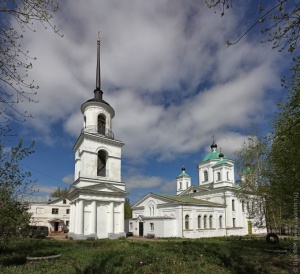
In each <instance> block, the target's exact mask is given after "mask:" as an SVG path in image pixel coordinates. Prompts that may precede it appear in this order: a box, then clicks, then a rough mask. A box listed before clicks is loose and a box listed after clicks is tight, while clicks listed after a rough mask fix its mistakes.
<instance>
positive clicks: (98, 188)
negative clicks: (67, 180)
mask: <svg viewBox="0 0 300 274" xmlns="http://www.w3.org/2000/svg"><path fill="white" fill-rule="evenodd" d="M73 192H83V193H91V194H100V193H101V194H119V195H125V196H126V195H127V194H128V193H127V192H126V191H124V190H122V189H120V188H117V187H115V186H113V185H111V184H109V183H96V184H92V185H89V186H84V187H76V186H72V187H71V188H70V191H69V195H70V194H72V193H73Z"/></svg>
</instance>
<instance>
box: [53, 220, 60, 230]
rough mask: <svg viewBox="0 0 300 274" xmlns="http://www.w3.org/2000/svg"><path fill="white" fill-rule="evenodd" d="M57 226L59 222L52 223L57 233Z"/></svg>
mask: <svg viewBox="0 0 300 274" xmlns="http://www.w3.org/2000/svg"><path fill="white" fill-rule="evenodd" d="M58 225H59V222H55V223H54V231H58Z"/></svg>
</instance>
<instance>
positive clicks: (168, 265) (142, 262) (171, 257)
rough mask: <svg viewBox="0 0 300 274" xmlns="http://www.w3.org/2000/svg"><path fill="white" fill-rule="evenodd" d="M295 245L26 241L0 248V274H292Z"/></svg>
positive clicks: (219, 240)
mask: <svg viewBox="0 0 300 274" xmlns="http://www.w3.org/2000/svg"><path fill="white" fill-rule="evenodd" d="M296 242H297V243H299V238H298V240H297V241H296ZM294 243H295V240H293V239H292V238H290V239H283V240H281V241H280V243H279V244H268V243H266V242H265V239H262V238H249V237H248V238H247V237H243V238H242V239H239V238H237V237H224V238H223V237H222V238H211V239H197V240H187V239H168V240H156V239H154V240H150V241H149V240H148V241H146V240H133V239H130V238H128V239H120V240H85V241H73V240H65V241H57V240H53V239H43V240H42V239H24V240H18V241H12V242H11V243H10V244H9V246H8V247H6V248H4V247H2V248H1V247H0V252H1V257H0V273H14V274H16V273H22V274H23V273H43V274H48V273H64V274H69V273H70V274H71V273H76V274H78V273H108V274H113V273H130V274H133V273H149V274H150V273H168V274H171V273H180V274H184V273H188V274H190V273H197V274H198V273H272V274H273V273H276V274H278V273H293V265H292V264H293V258H294V257H293V256H294V254H293V244H294ZM265 249H268V250H287V253H270V252H267V251H265ZM55 254H61V257H60V258H59V259H55V260H40V261H28V260H27V261H26V256H48V255H55ZM298 256H299V254H298ZM298 258H299V257H298ZM298 270H299V269H298Z"/></svg>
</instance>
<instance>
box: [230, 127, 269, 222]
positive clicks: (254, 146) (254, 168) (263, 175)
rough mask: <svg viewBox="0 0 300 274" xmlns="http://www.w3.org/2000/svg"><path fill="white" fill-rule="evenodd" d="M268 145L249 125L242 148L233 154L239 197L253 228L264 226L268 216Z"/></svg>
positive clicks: (256, 130)
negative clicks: (237, 175)
mask: <svg viewBox="0 0 300 274" xmlns="http://www.w3.org/2000/svg"><path fill="white" fill-rule="evenodd" d="M268 149H269V145H268V142H267V140H266V139H265V138H264V137H262V136H261V134H260V132H259V130H258V128H257V127H256V126H255V124H253V123H251V124H250V129H249V132H248V138H247V139H246V140H245V141H244V144H243V146H242V148H241V149H240V150H238V151H236V152H235V155H236V156H237V159H236V168H237V172H238V174H239V177H240V179H239V186H240V187H239V188H238V189H237V197H239V198H240V199H241V200H242V201H243V202H244V203H245V207H246V205H249V206H247V212H248V217H251V219H252V222H253V225H254V226H262V225H266V224H264V223H263V220H264V218H265V216H266V215H268V212H267V209H268V208H269V207H267V206H266V204H268V200H269V195H268V194H269V191H270V188H269V184H268V182H269V181H268V177H267V170H268V163H267V161H266V159H267V156H268Z"/></svg>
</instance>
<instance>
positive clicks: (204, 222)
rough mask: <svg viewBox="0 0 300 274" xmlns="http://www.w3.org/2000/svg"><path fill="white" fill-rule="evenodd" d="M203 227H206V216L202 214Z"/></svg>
mask: <svg viewBox="0 0 300 274" xmlns="http://www.w3.org/2000/svg"><path fill="white" fill-rule="evenodd" d="M203 228H207V216H206V215H204V219H203Z"/></svg>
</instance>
